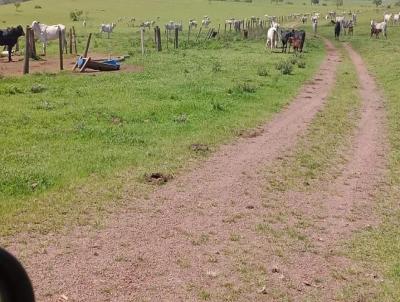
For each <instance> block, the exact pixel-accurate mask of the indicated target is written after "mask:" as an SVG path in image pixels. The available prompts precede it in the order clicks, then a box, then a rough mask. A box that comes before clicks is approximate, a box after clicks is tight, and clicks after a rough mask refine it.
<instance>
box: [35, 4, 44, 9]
mask: <svg viewBox="0 0 400 302" xmlns="http://www.w3.org/2000/svg"><path fill="white" fill-rule="evenodd" d="M41 8H42V7H41V6H40V5H35V7H34V9H41Z"/></svg>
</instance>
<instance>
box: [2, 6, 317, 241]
mask: <svg viewBox="0 0 400 302" xmlns="http://www.w3.org/2000/svg"><path fill="white" fill-rule="evenodd" d="M96 3H97V2H96ZM37 4H39V5H40V6H41V7H42V9H32V7H34V5H37ZM158 4H159V3H154V6H157V5H158ZM85 5H88V4H87V3H86V4H85ZM91 5H95V4H94V3H91ZM141 5H143V7H146V8H147V9H148V10H147V11H144V12H141V14H143V15H142V16H145V15H146V13H147V12H148V11H153V10H152V9H151V8H152V7H151V6H150V7H149V5H145V4H144V2H143V3H142V4H141ZM198 5H199V6H204V7H203V10H202V11H206V9H207V7H208V5H211V6H212V5H214V3H212V4H208V3H207V2H206V3H204V2H200V3H198ZM216 5H217V7H218V6H219V5H223V4H219V3H218V4H216ZM225 5H226V6H227V7H229V6H230V3H226V4H225ZM233 5H238V7H235V6H234V10H233V11H232V13H234V12H236V13H238V12H239V11H240V10H242V9H243V7H245V8H247V9H248V12H249V14H250V13H251V12H252V11H253V12H256V10H257V9H258V7H256V9H254V8H253V7H251V6H250V7H249V5H248V4H243V3H238V4H236V3H235V4H233ZM182 6H183V5H182ZM46 7H49V8H50V7H51V5H50V4H46V2H38V3H36V2H27V3H23V5H22V7H21V11H20V12H18V13H16V12H15V11H14V10H15V9H14V7H13V6H10V5H9V6H5V8H6V10H5V11H3V10H2V13H3V14H4V15H5V16H7V18H10V20H11V18H15V15H16V16H17V17H16V20H27V21H26V22H25V23H30V22H29V21H28V20H30V19H35V18H36V19H43V18H44V16H45V15H46V16H47V15H48V16H51V15H53V14H54V13H55V11H51V10H50V11H47V10H46ZM72 7H74V8H75V6H74V4H72V3H70V6H68V7H62V8H61V10H60V11H63V12H64V11H65V12H68V11H69V10H70V9H72ZM88 7H89V6H83V7H82V9H85V8H88ZM96 7H99V8H98V10H99V11H96V10H95V11H94V12H93V17H91V15H89V16H90V18H89V19H88V28H87V31H88V32H89V30H90V29H93V31H94V30H95V29H96V31H97V25H95V24H97V23H100V22H101V21H100V20H101V19H100V18H99V17H95V16H97V15H100V16H104V15H105V14H104V12H103V11H102V6H101V5H100V6H96ZM115 7H118V8H119V11H117V12H110V13H107V16H113V17H115V18H116V17H117V16H118V15H119V14H118V13H122V12H123V11H126V10H125V9H121V7H120V6H115ZM138 7H139V8H140V7H141V6H140V5H139V6H138ZM176 7H178V8H180V7H181V6H180V5H177V6H176ZM7 10H8V12H7ZM132 10H133V9H132ZM138 10H139V11H140V9H138ZM60 11H59V12H60ZM156 11H157V10H156ZM37 12H38V13H37ZM160 12H161V11H160ZM163 12H164V20H168V19H167V18H168V16H169V15H168V14H167V12H166V11H165V9H164V10H163ZM36 13H37V14H38V15H36ZM41 13H43V14H44V15H41ZM102 13H103V14H102ZM218 13H219V14H220V15H222V12H221V10H218ZM7 14H10V15H11V16H8V15H7ZM182 14H183V15H184V14H185V9H183V8H182ZM186 14H187V15H186V16H189V14H188V12H186ZM4 15H2V16H1V17H0V19H6V18H5V17H4ZM139 16H140V14H139ZM19 18H21V19H19ZM22 18H23V19H22ZM92 18H93V19H92ZM103 18H104V17H103ZM221 19H222V18H221ZM47 20H49V21H47ZM17 22H22V23H23V21H17ZM46 22H55V19H52V18H49V19H47V18H46ZM59 22H65V23H67V24H73V23H71V22H68V14H65V16H63V15H62V14H60V17H59ZM90 24H92V25H90ZM90 26H92V28H90ZM121 27H122V26H121ZM135 30H137V29H131V28H128V27H126V28H123V29H121V31H122V32H121V33H119V32H118V27H117V28H116V30H115V33H113V34H112V38H110V39H107V38H106V36H104V37H101V36H100V34H97V36H95V38H94V40H93V42H92V45H93V47H92V48H91V50H92V49H93V51H95V52H99V53H108V50H109V49H110V47H111V48H112V50H113V51H112V53H113V54H115V53H117V54H118V53H130V54H131V58H130V59H129V60H128V61H127V64H133V65H136V66H142V67H143V68H144V71H143V72H140V73H133V74H122V73H121V74H112V73H104V74H101V75H99V76H88V77H80V76H76V75H70V74H68V73H62V74H59V75H56V74H54V73H43V74H40V73H39V74H35V75H32V76H27V77H23V78H21V77H5V78H3V79H2V82H1V95H2V104H3V105H4V106H2V109H1V128H2V129H3V130H2V132H1V135H2V137H1V141H2V142H3V143H2V147H1V148H2V157H1V161H2V165H1V166H2V169H1V176H0V178H1V182H0V183H1V186H0V187H1V197H0V199H1V201H2V202H1V206H0V207H1V210H0V215H1V220H2V221H3V224H2V225H1V229H2V232H5V233H10V232H11V233H12V232H14V231H16V230H17V229H21V228H22V229H24V228H25V227H28V228H31V227H33V228H40V229H48V228H49V227H52V226H53V227H54V225H58V224H59V223H61V224H63V223H64V222H63V221H64V219H70V218H71V219H72V220H74V219H75V220H76V219H77V216H76V215H74V213H76V214H77V215H79V214H80V213H81V212H82V211H83V210H82V209H80V207H83V208H91V209H92V210H93V209H94V210H96V209H97V208H102V206H99V205H97V202H98V200H102V198H100V197H99V196H97V194H96V197H95V198H91V197H90V196H85V195H86V194H83V193H82V192H81V190H80V188H81V186H82V184H83V183H85V184H87V183H90V182H91V179H96V180H95V181H94V183H96V186H97V185H99V184H103V183H104V190H105V191H106V192H107V194H106V195H105V196H107V198H108V197H109V195H108V192H109V191H112V192H114V191H115V190H116V189H115V190H114V186H117V187H118V188H119V187H121V186H122V185H126V183H125V182H124V180H123V179H121V176H120V175H121V174H122V175H124V174H125V172H126V171H130V172H131V173H132V175H135V176H132V175H131V176H130V177H131V178H130V179H131V180H130V181H129V183H128V184H130V183H131V181H132V179H133V180H134V182H135V183H136V182H139V183H141V182H143V175H144V174H145V173H151V172H163V173H166V174H174V173H176V172H177V171H179V168H182V167H184V166H185V164H184V163H185V162H187V161H188V160H189V159H190V158H197V157H198V155H197V154H196V152H193V151H191V150H190V146H191V145H192V144H197V143H201V144H206V145H209V146H210V148H214V147H216V146H217V145H218V144H220V143H221V142H224V141H227V140H229V139H231V138H232V137H234V136H237V135H238V133H239V132H240V131H243V130H245V129H247V128H251V127H254V126H256V125H257V124H258V123H260V122H262V121H264V120H265V119H266V118H268V117H269V116H271V114H272V113H274V112H277V111H279V110H280V109H281V108H282V107H283V106H284V105H285V104H287V102H288V101H289V100H290V98H291V97H292V96H293V95H294V94H295V93H296V92H297V89H298V88H299V87H300V86H301V84H302V83H303V82H304V81H305V80H306V79H308V78H309V77H310V76H311V75H312V74H313V72H314V71H315V69H316V68H317V66H318V64H319V62H320V60H321V59H322V56H323V53H324V51H323V48H322V45H321V43H320V41H319V40H318V39H314V38H310V39H309V40H308V41H307V43H306V47H305V51H306V53H304V55H303V56H302V57H301V58H298V59H295V60H299V61H304V63H305V66H306V68H298V67H297V65H295V66H294V72H293V74H292V75H290V76H283V75H281V74H280V71H278V70H276V68H275V65H276V63H278V62H279V61H281V60H286V59H290V58H291V55H289V56H286V57H282V55H281V54H279V53H277V54H269V53H267V52H266V51H265V50H264V43H265V41H264V39H254V40H249V41H243V40H242V39H241V37H240V36H238V35H235V34H233V33H230V34H228V35H227V36H226V37H224V38H222V39H221V40H218V41H206V42H204V41H202V43H199V44H198V45H194V46H193V47H182V49H178V50H173V49H171V48H172V47H170V49H169V50H164V51H163V52H162V53H156V52H155V51H148V52H147V54H146V56H145V57H142V56H141V55H140V51H139V48H137V47H136V48H134V47H132V36H131V35H130V34H129V32H132V31H133V32H134V31H135ZM77 31H78V33H79V32H82V31H83V29H79V30H78V26H77ZM82 35H83V36H84V34H82ZM82 39H83V37H82ZM149 39H150V37H149ZM202 40H203V37H202ZM56 44H57V43H54V42H53V43H51V44H50V47H49V53H50V56H51V54H52V53H53V54H54V55H55V53H56V52H57V46H56ZM37 48H38V49H39V43H38V45H37ZM68 67H70V66H68ZM288 79H290V80H288ZM35 87H39V89H36V88H35ZM109 182H111V183H112V186H111V188H108V187H107V183H109ZM85 191H92V189H90V188H87V189H85ZM80 194H83V195H84V196H81V197H78V196H80ZM117 195H118V194H116V196H117ZM115 198H116V197H115V196H114V199H115ZM77 199H78V200H80V202H79V203H78V202H77ZM70 207H72V208H70ZM75 207H78V208H75ZM66 208H69V209H70V210H68V211H66V210H65V209H66ZM65 212H68V213H69V214H68V215H67V217H65ZM27 213H29V214H28V215H27ZM63 213H64V214H63ZM83 216H85V215H83ZM53 218H54V219H53ZM83 221H85V222H86V219H85V218H83Z"/></svg>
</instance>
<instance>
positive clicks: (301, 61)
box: [297, 60, 306, 68]
mask: <svg viewBox="0 0 400 302" xmlns="http://www.w3.org/2000/svg"><path fill="white" fill-rule="evenodd" d="M297 67H299V68H306V62H305V61H303V60H300V61H298V62H297Z"/></svg>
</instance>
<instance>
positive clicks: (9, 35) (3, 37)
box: [0, 25, 25, 62]
mask: <svg viewBox="0 0 400 302" xmlns="http://www.w3.org/2000/svg"><path fill="white" fill-rule="evenodd" d="M21 36H25V33H24V29H23V28H22V26H21V25H18V26H17V27H11V28H7V29H0V45H1V46H7V50H8V62H11V61H12V60H11V51H12V49H13V47H14V46H15V44H17V41H18V38H19V37H21Z"/></svg>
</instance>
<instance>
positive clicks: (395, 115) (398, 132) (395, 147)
mask: <svg viewBox="0 0 400 302" xmlns="http://www.w3.org/2000/svg"><path fill="white" fill-rule="evenodd" d="M381 15H383V10H379V11H377V12H371V13H369V14H366V15H364V16H363V17H362V19H361V20H362V21H361V22H360V23H359V25H357V27H356V28H355V34H354V36H353V37H343V36H342V38H341V42H347V43H351V45H352V46H353V48H354V49H355V50H356V51H358V52H359V53H360V54H361V56H362V57H363V59H364V61H365V63H366V64H367V65H368V67H369V70H370V72H371V73H372V74H373V75H375V76H376V79H377V82H378V84H379V85H380V87H381V89H382V93H383V95H384V97H385V108H386V112H387V117H388V127H387V128H388V131H389V144H390V153H389V155H388V169H389V171H388V175H387V180H386V183H382V184H380V194H379V195H378V197H377V212H378V213H380V216H381V220H382V221H381V223H380V224H379V225H378V226H373V227H371V228H368V229H366V230H363V231H361V232H359V233H358V234H357V235H356V236H355V238H354V240H353V241H352V242H350V243H349V244H348V253H349V255H350V256H351V257H353V258H355V259H357V260H359V261H361V262H362V263H363V264H364V266H365V267H369V268H373V270H374V271H375V272H376V276H375V279H376V283H375V284H374V289H372V288H370V290H369V291H368V292H365V293H364V294H365V296H370V297H371V300H373V301H398V297H399V296H400V260H399V258H398V255H399V254H400V223H399V222H400V207H399V202H398V201H399V200H400V143H399V142H400V122H399V116H400V102H399V95H400V87H399V73H398V71H399V69H400V46H399V45H400V27H399V26H392V25H389V27H388V38H387V39H385V38H384V37H383V36H381V37H380V38H379V39H375V38H372V39H371V38H370V25H369V20H370V19H377V20H380V19H381V18H382V17H381ZM322 30H323V34H324V35H325V36H327V37H331V35H332V33H333V29H332V28H331V27H326V28H323V29H322ZM331 31H332V33H331ZM362 286H363V285H362V284H357V282H354V283H352V284H351V285H349V287H348V289H347V290H346V292H345V295H346V293H347V294H348V293H349V292H352V291H354V290H355V289H356V288H360V287H362ZM364 286H365V285H364ZM372 292H374V295H372ZM367 301H369V300H367Z"/></svg>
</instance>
